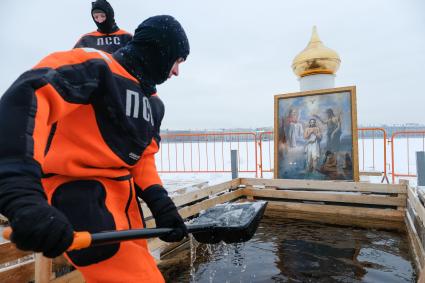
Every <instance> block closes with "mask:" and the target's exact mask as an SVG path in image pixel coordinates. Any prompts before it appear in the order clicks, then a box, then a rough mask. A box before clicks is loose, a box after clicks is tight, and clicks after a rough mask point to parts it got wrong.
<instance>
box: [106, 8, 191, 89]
mask: <svg viewBox="0 0 425 283" xmlns="http://www.w3.org/2000/svg"><path fill="white" fill-rule="evenodd" d="M189 52H190V47H189V41H188V39H187V36H186V33H185V31H184V29H183V27H182V26H181V25H180V23H179V22H178V21H177V20H176V19H174V18H173V17H172V16H167V15H163V16H155V17H151V18H149V19H147V20H145V21H144V22H143V23H141V24H140V25H139V26H138V27H137V29H136V31H135V32H134V36H133V39H132V40H131V41H130V42H129V43H127V45H126V46H124V47H123V48H121V49H118V50H117V51H116V52H115V53H114V54H113V56H114V58H115V59H116V60H117V61H118V62H119V63H120V64H121V65H123V66H124V68H125V69H126V70H127V71H128V72H129V73H130V74H131V75H133V76H134V77H136V78H137V79H138V80H139V82H140V83H141V85H142V86H144V87H145V88H147V89H148V90H149V91H148V92H149V93H147V94H148V95H150V94H152V93H154V92H155V91H156V89H155V86H156V85H157V84H161V83H163V82H164V81H166V80H167V78H168V75H169V73H170V70H171V68H172V66H173V64H174V63H175V62H176V61H177V59H179V58H182V59H183V60H186V57H187V56H188V55H189Z"/></svg>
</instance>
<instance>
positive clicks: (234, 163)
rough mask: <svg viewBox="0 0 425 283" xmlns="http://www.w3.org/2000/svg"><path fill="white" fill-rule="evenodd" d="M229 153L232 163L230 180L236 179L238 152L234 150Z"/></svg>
mask: <svg viewBox="0 0 425 283" xmlns="http://www.w3.org/2000/svg"><path fill="white" fill-rule="evenodd" d="M230 153H231V155H230V156H231V158H230V159H231V162H232V179H237V178H238V171H239V170H238V151H237V150H236V149H232V150H231V151H230Z"/></svg>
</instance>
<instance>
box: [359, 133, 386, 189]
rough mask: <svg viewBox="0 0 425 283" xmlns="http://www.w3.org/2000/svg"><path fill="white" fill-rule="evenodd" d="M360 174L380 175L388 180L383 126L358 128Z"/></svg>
mask: <svg viewBox="0 0 425 283" xmlns="http://www.w3.org/2000/svg"><path fill="white" fill-rule="evenodd" d="M357 133H358V151H359V169H360V170H359V171H360V175H371V176H373V175H375V176H381V175H382V179H381V183H382V182H383V181H384V180H386V181H387V183H388V182H389V181H388V174H387V132H386V131H385V129H384V128H358V129H357Z"/></svg>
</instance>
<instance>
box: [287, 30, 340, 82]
mask: <svg viewBox="0 0 425 283" xmlns="http://www.w3.org/2000/svg"><path fill="white" fill-rule="evenodd" d="M340 64H341V59H340V58H339V55H338V53H336V52H335V51H333V50H332V49H330V48H327V47H326V46H325V45H323V43H322V41H321V40H320V38H319V35H318V34H317V29H316V26H314V27H313V33H312V34H311V39H310V42H309V43H308V45H307V47H306V48H304V50H303V51H301V53H300V54H298V55H297V56H296V57H295V58H294V61H292V70H293V71H294V73H295V74H296V75H297V76H299V77H305V76H309V75H315V74H335V73H336V71H337V70H338V68H339V65H340Z"/></svg>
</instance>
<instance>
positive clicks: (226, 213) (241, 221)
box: [3, 201, 267, 251]
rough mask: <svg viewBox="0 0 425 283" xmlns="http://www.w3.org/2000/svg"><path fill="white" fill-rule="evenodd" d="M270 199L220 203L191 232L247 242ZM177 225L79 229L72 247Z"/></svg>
mask: <svg viewBox="0 0 425 283" xmlns="http://www.w3.org/2000/svg"><path fill="white" fill-rule="evenodd" d="M266 205H267V202H265V201H257V202H244V203H228V204H219V205H216V206H214V207H211V208H209V209H207V210H206V211H204V212H201V213H200V215H199V217H197V218H195V219H192V220H191V223H190V224H187V225H186V227H187V230H188V233H192V234H193V236H194V237H195V239H196V240H197V241H198V242H201V243H208V244H216V243H218V242H220V241H224V242H226V243H238V242H245V241H248V240H250V239H251V238H252V236H253V235H254V233H255V231H256V230H257V227H258V224H259V223H260V220H261V218H262V216H263V214H264V211H265V209H266ZM172 231H173V228H144V229H130V230H117V231H105V232H99V233H92V234H91V233H89V232H75V233H74V241H73V242H72V245H71V246H70V247H69V248H68V251H72V250H79V249H84V248H88V247H94V246H101V245H108V244H113V243H118V242H122V241H128V240H134V239H147V238H154V237H160V236H165V235H167V234H168V233H170V232H172ZM11 233H12V229H11V228H10V227H7V228H6V229H5V230H4V231H3V238H5V239H7V240H10V236H11Z"/></svg>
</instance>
